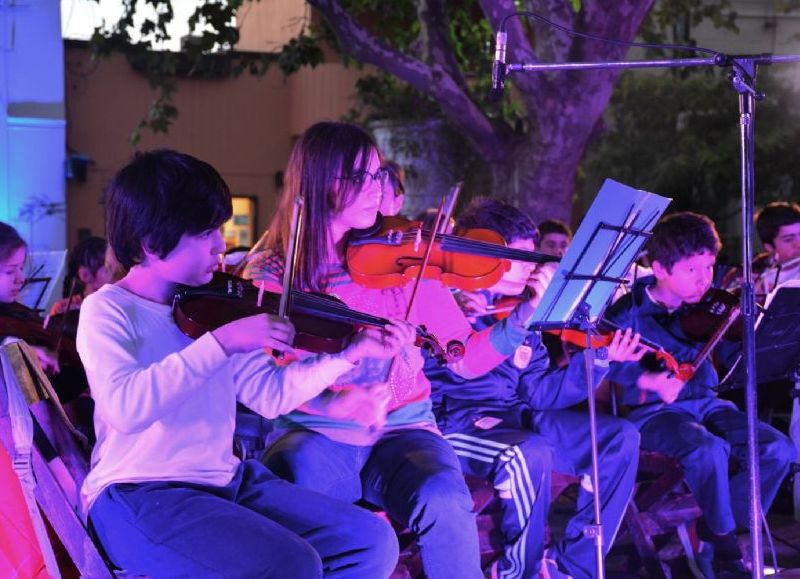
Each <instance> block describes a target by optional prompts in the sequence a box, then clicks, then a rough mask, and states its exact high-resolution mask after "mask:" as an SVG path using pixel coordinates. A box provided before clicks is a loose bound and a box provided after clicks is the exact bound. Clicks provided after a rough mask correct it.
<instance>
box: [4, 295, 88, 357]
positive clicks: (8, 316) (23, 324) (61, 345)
mask: <svg viewBox="0 0 800 579" xmlns="http://www.w3.org/2000/svg"><path fill="white" fill-rule="evenodd" d="M0 334H2V335H5V336H14V337H15V338H19V339H21V340H25V341H26V342H28V344H30V345H31V346H41V347H43V348H47V349H49V350H52V351H53V352H56V353H57V354H58V363H59V366H61V367H62V370H63V368H64V367H70V366H72V367H76V368H83V364H82V363H81V359H80V357H79V356H78V350H77V348H76V346H75V341H74V339H72V338H70V337H69V336H62V335H60V333H59V332H58V331H57V330H56V329H53V327H52V326H51V327H50V328H45V327H44V321H43V320H42V318H40V317H39V314H37V313H36V312H35V311H34V310H32V309H31V308H29V307H28V306H26V305H24V304H21V303H19V302H13V303H8V304H0Z"/></svg>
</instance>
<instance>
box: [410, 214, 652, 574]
mask: <svg viewBox="0 0 800 579" xmlns="http://www.w3.org/2000/svg"><path fill="white" fill-rule="evenodd" d="M457 225H458V227H464V228H481V229H490V230H493V231H496V232H497V233H499V234H501V235H502V236H503V237H504V238H505V239H506V241H507V242H508V245H509V247H512V248H515V249H522V250H527V251H533V250H534V249H535V246H536V241H537V239H538V236H539V235H538V231H537V230H536V227H535V226H534V224H533V223H532V222H531V220H530V218H528V217H527V216H526V215H525V214H523V213H522V212H521V211H520V210H519V209H517V208H515V207H513V206H511V205H508V204H506V203H503V202H501V201H496V200H494V199H475V200H473V202H472V203H471V204H470V205H469V207H467V209H466V210H465V211H464V212H463V213H462V214H461V215H460V216H459V218H458V222H457ZM534 268H536V266H535V264H529V263H523V262H513V263H512V265H511V268H510V269H509V270H508V271H506V273H505V274H504V275H503V278H502V279H501V281H500V282H498V283H497V284H496V285H495V286H493V287H492V288H490V289H489V291H488V292H486V294H485V295H484V299H485V300H486V302H488V304H489V305H490V306H491V305H492V304H494V303H496V300H497V299H498V298H502V297H505V296H520V295H521V294H523V293H524V292H526V291H533V292H534V293H537V294H539V296H540V295H541V292H543V290H544V289H545V288H544V286H546V284H547V283H548V282H549V278H550V274H547V275H542V273H541V272H539V273H538V275H537V273H535V272H534ZM471 297H473V298H474V297H475V296H474V294H472V295H471ZM477 302H478V300H475V299H471V300H467V299H464V298H463V297H462V299H461V303H462V304H465V305H466V304H470V311H471V313H472V314H473V315H476V318H475V322H474V323H473V326H474V327H475V328H477V329H480V328H483V327H486V326H487V325H491V324H492V323H494V319H493V317H492V315H491V313H489V311H491V307H490V308H488V309H487V310H488V311H487V312H486V313H485V314H484V315H477V314H480V312H478V311H477V310H476V309H474V308H475V305H476V303H477ZM637 346H638V336H632V333H631V332H630V331H627V332H625V333H624V334H621V333H619V332H618V333H617V335H616V336H615V337H614V339H613V341H612V342H611V345H610V346H609V347H608V350H607V358H606V359H595V365H594V380H595V383H596V384H599V383H600V381H601V380H602V379H603V377H604V376H605V374H606V373H607V372H608V365H609V362H610V361H618V360H637V359H638V358H640V357H641V355H642V354H641V353H640V352H639V351H638V347H637ZM584 364H585V361H584V358H583V354H582V353H578V354H575V355H573V356H572V358H571V359H570V361H569V362H568V365H567V366H566V367H565V368H562V369H557V368H555V367H554V365H552V364H551V362H550V359H549V356H548V353H547V350H546V349H545V347H544V346H543V345H542V335H541V333H540V332H538V331H528V332H527V335H526V337H525V340H524V342H523V343H522V344H521V345H519V346H517V348H516V350H515V352H514V355H513V356H511V357H510V358H509V359H508V360H506V361H505V362H503V363H502V364H501V365H499V366H498V367H497V368H495V369H494V370H492V371H491V372H489V373H487V374H485V375H483V376H481V377H478V378H472V379H465V378H462V377H459V376H457V375H455V374H453V373H452V372H449V371H448V370H447V369H446V368H438V367H436V366H435V365H433V364H428V365H427V367H426V373H427V375H428V377H429V378H430V380H431V384H432V387H433V394H432V398H433V401H434V412H435V413H436V418H437V422H438V424H439V428H440V429H441V430H442V432H443V433H444V436H445V439H447V441H448V442H449V443H450V444H451V445H452V446H453V448H454V449H455V452H456V454H457V455H458V456H459V458H460V459H461V466H462V468H463V469H464V472H466V473H468V474H472V475H475V476H480V477H486V478H488V479H489V481H490V482H491V484H492V486H493V487H494V488H495V489H496V490H497V492H498V494H499V496H500V499H501V502H502V506H503V518H502V524H501V526H502V531H503V535H504V538H505V548H504V553H503V556H502V558H501V559H500V560H499V562H498V564H497V576H499V577H526V578H530V577H536V576H537V573H539V572H541V573H542V576H545V577H562V576H567V575H569V576H572V577H592V576H593V575H594V570H595V548H594V543H593V540H592V539H590V538H587V537H586V536H585V535H584V528H585V527H586V526H587V525H590V524H592V520H593V507H592V499H591V494H590V493H591V490H590V489H591V485H581V489H580V491H579V492H580V497H579V499H578V510H577V512H576V513H575V515H574V516H573V517H572V519H571V520H570V522H569V523H568V525H567V528H566V532H565V536H564V539H563V540H562V541H561V542H560V543H559V544H558V545H557V546H556V547H555V548H554V549H553V550H552V552H551V554H552V556H549V557H548V558H547V560H545V561H544V562H542V556H543V554H544V534H545V525H546V522H547V515H548V512H549V509H550V477H551V472H552V471H553V470H557V471H559V472H563V473H568V474H572V475H577V476H584V477H586V476H587V475H588V474H589V473H590V472H591V466H592V463H591V447H590V444H589V440H590V434H589V417H588V416H587V415H586V412H582V411H578V410H569V407H571V406H573V405H575V404H578V403H579V402H582V401H584V400H586V375H585V366H584ZM597 434H598V450H599V458H600V465H601V466H600V494H601V509H602V511H601V513H602V523H603V534H604V536H605V541H604V547H605V550H606V551H608V549H609V548H610V547H611V544H612V543H613V540H614V535H615V534H616V532H617V528H618V527H619V524H620V522H621V520H622V515H623V514H624V512H625V508H626V506H627V504H628V500H629V498H630V496H631V492H632V489H633V483H634V479H635V476H636V466H637V464H638V460H639V444H638V441H639V436H638V433H637V432H636V429H635V428H634V427H633V425H631V424H630V423H629V422H628V421H626V420H624V419H621V418H617V417H614V416H609V415H599V416H598V417H597ZM587 487H588V488H587ZM543 566H544V568H542V567H543Z"/></svg>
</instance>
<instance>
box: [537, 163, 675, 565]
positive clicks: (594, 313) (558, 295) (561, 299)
mask: <svg viewBox="0 0 800 579" xmlns="http://www.w3.org/2000/svg"><path fill="white" fill-rule="evenodd" d="M670 201H671V199H668V198H666V197H661V196H660V195H656V194H654V193H648V192H646V191H640V190H638V189H633V188H632V187H628V186H626V185H623V184H622V183H618V182H616V181H614V180H612V179H606V181H605V182H604V183H603V186H602V187H601V188H600V191H599V193H598V194H597V197H596V198H595V200H594V202H593V203H592V206H591V207H590V208H589V212H588V213H587V214H586V217H584V219H583V221H582V222H581V224H580V227H578V231H577V232H576V233H575V236H574V237H573V239H572V242H571V243H570V245H569V248H568V249H567V253H566V255H565V256H564V258H563V259H562V260H561V262H560V263H559V266H558V270H557V271H556V273H555V275H554V276H553V280H552V281H551V282H550V285H549V286H548V287H547V290H546V291H545V293H544V295H543V296H542V299H541V301H540V302H539V305H538V306H537V307H536V311H535V313H534V315H533V318H532V322H531V324H530V327H531V328H532V329H537V330H545V329H556V328H558V329H560V328H578V329H581V330H583V331H585V332H586V336H587V340H586V342H587V349H586V352H585V354H584V359H585V370H586V388H587V393H588V394H587V400H588V403H589V432H590V435H591V451H592V488H593V490H594V492H593V493H592V494H593V498H594V524H592V525H587V526H586V528H585V529H584V534H585V535H586V536H587V537H590V538H592V539H594V542H595V548H596V562H597V577H599V578H600V579H602V578H603V577H604V576H605V570H604V568H603V533H602V526H601V521H600V476H599V472H598V464H597V460H598V458H597V420H596V410H595V403H594V389H595V385H594V372H593V370H594V358H595V354H594V350H593V349H592V346H591V342H592V341H591V336H592V335H593V334H595V333H596V324H597V321H598V320H599V319H600V318H601V317H602V314H603V312H604V311H605V309H606V307H607V306H608V302H609V301H610V300H611V298H612V297H613V295H614V292H615V291H616V289H617V286H619V284H620V283H623V282H624V280H623V279H622V276H623V275H625V273H626V272H627V271H628V269H629V268H630V266H631V264H632V263H633V261H634V260H635V259H636V257H637V255H639V251H640V250H641V247H642V245H643V244H644V242H645V241H646V240H647V238H648V237H649V236H650V230H651V229H652V228H653V226H654V225H655V224H656V222H657V221H658V220H659V218H660V217H661V215H662V214H663V213H664V211H665V210H666V208H667V206H668V205H669V203H670Z"/></svg>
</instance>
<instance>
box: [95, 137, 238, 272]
mask: <svg viewBox="0 0 800 579" xmlns="http://www.w3.org/2000/svg"><path fill="white" fill-rule="evenodd" d="M105 204H106V229H107V234H108V242H109V243H110V244H111V248H112V249H113V250H114V254H115V255H116V257H117V260H119V262H120V264H122V266H123V267H125V268H126V269H130V268H131V267H133V266H134V265H136V264H139V263H142V261H143V260H144V257H145V253H144V251H145V249H147V251H148V252H150V253H153V254H155V255H158V257H159V258H161V259H164V258H165V257H166V256H167V255H168V254H169V252H171V251H172V250H173V249H175V247H176V246H177V245H178V242H179V241H180V239H181V237H182V236H183V235H184V234H187V235H199V234H200V233H203V232H204V231H208V230H210V229H216V228H218V227H220V226H221V225H222V224H223V223H224V222H225V221H227V220H228V219H229V218H230V216H231V214H232V213H233V206H232V201H231V192H230V190H229V189H228V186H227V185H226V184H225V181H224V180H223V179H222V177H221V176H220V174H219V173H217V171H216V169H214V168H213V167H212V166H211V165H209V164H208V163H206V162H204V161H201V160H199V159H197V158H195V157H192V156H191V155H186V154H184V153H178V152H176V151H171V150H168V149H162V150H157V151H148V152H144V153H137V154H136V155H135V156H134V158H133V159H132V160H131V162H130V163H128V165H126V166H125V167H123V168H122V169H120V171H119V172H118V173H117V174H116V175H115V177H114V180H113V181H112V182H111V184H110V185H109V186H108V188H107V189H106V194H105Z"/></svg>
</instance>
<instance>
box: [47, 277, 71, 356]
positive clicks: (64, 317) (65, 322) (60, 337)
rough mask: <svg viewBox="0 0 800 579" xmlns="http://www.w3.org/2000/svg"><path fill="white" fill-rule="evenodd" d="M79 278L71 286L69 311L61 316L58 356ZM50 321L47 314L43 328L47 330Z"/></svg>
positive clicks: (57, 344) (57, 342)
mask: <svg viewBox="0 0 800 579" xmlns="http://www.w3.org/2000/svg"><path fill="white" fill-rule="evenodd" d="M77 282H78V278H77V276H76V277H73V278H72V283H70V286H69V298H67V309H66V310H64V315H62V316H61V327H60V328H59V329H58V338H57V339H56V356H58V354H59V353H60V352H61V341H62V340H63V339H64V330H65V329H66V328H67V315H68V314H69V310H70V308H71V307H72V299H73V298H74V297H75V288H76V287H77ZM49 321H50V314H47V318H45V321H44V324H43V327H45V328H47V323H48V322H49Z"/></svg>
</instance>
